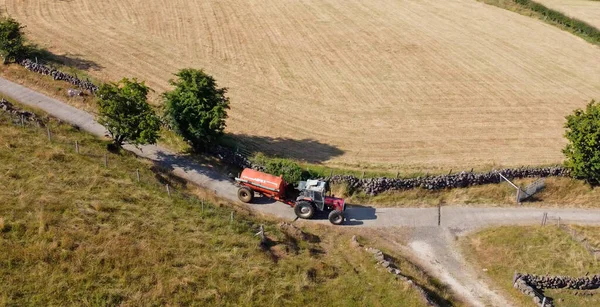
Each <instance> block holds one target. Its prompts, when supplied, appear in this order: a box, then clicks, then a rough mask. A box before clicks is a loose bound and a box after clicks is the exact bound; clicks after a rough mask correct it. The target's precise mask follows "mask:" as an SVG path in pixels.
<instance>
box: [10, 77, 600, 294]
mask: <svg viewBox="0 0 600 307" xmlns="http://www.w3.org/2000/svg"><path fill="white" fill-rule="evenodd" d="M0 94H3V95H5V96H7V97H9V98H13V99H15V100H17V101H19V102H21V103H23V104H25V105H28V106H30V107H34V108H39V109H41V110H44V111H45V112H47V113H49V114H50V115H52V116H54V117H56V118H59V119H61V120H63V121H66V122H68V123H70V124H72V125H75V126H78V127H79V128H81V129H82V130H85V131H87V132H89V133H92V134H94V135H96V136H100V137H103V136H105V135H106V129H104V127H102V126H101V125H100V124H98V123H97V122H96V121H95V119H94V116H93V115H92V114H90V113H87V112H84V111H82V110H79V109H76V108H74V107H71V106H69V105H67V104H65V103H62V102H60V101H58V100H56V99H52V98H50V97H47V96H45V95H42V94H40V93H37V92H35V91H32V90H30V89H28V88H26V87H23V86H21V85H18V84H15V83H13V82H10V81H8V80H5V79H2V78H0ZM125 148H126V149H127V150H130V151H132V152H134V153H135V154H137V155H138V156H140V157H143V158H147V159H149V160H152V161H154V162H156V163H157V164H159V165H161V166H163V167H166V168H167V169H170V170H171V171H172V172H173V173H174V174H175V175H177V176H179V177H181V178H184V179H186V180H189V181H190V182H193V183H195V184H198V185H200V186H202V187H205V188H207V189H210V190H213V191H215V193H216V194H217V195H218V196H219V197H223V198H225V199H228V200H230V201H233V202H235V203H239V202H238V200H237V195H236V191H237V188H236V187H235V186H234V184H233V183H232V182H231V181H230V180H229V179H228V178H227V177H226V176H224V175H223V174H220V173H219V172H218V171H216V170H215V169H214V168H212V167H210V166H206V165H198V164H196V163H194V162H192V161H191V160H190V159H188V158H186V157H185V156H181V155H178V154H176V153H173V152H172V151H170V150H168V149H166V148H163V147H160V146H155V145H146V146H140V147H139V148H135V147H133V146H129V145H127V146H125ZM250 207H251V208H252V209H254V210H256V211H258V212H261V213H265V214H270V215H274V216H277V217H279V218H283V219H288V220H292V219H294V218H295V215H294V213H293V210H291V209H290V208H289V207H288V206H287V205H284V204H281V203H277V202H264V203H261V204H255V205H250ZM544 212H547V213H548V218H549V219H550V220H555V219H557V218H558V217H560V218H561V220H562V221H564V222H565V223H577V224H598V225H600V210H597V209H557V208H478V207H443V208H442V209H441V219H440V220H441V225H440V226H441V227H437V226H438V209H437V208H371V207H368V206H360V205H353V206H349V207H348V209H347V219H348V221H347V222H346V224H347V225H352V226H365V227H414V228H417V230H416V232H415V236H414V237H413V239H412V242H410V244H409V246H410V248H411V249H412V251H413V252H414V253H415V254H416V255H417V256H418V258H419V259H418V261H419V262H421V264H422V265H424V266H425V267H427V268H428V269H429V270H430V272H432V273H433V274H434V275H436V276H437V277H439V278H440V279H441V280H442V281H443V282H445V283H446V284H449V285H450V286H451V287H452V288H453V289H454V290H455V291H456V292H457V293H458V294H460V295H461V296H462V297H463V298H464V299H465V300H466V301H468V302H469V303H471V304H472V305H474V306H484V305H488V304H491V305H498V306H507V305H510V304H509V303H508V302H506V301H504V300H503V299H502V298H501V297H500V296H498V295H497V294H496V293H495V292H494V291H491V290H490V289H489V288H488V287H487V286H486V285H485V283H482V282H481V281H479V280H478V279H477V277H476V275H477V274H476V273H475V272H472V271H470V270H469V269H467V268H468V267H467V266H466V264H465V262H464V259H462V257H461V255H460V254H459V253H458V252H457V250H456V249H455V246H454V244H453V243H452V241H453V240H452V237H453V236H451V235H449V233H462V232H464V231H470V230H473V229H477V228H481V227H486V226H496V225H525V224H534V223H539V222H540V221H541V220H542V215H543V214H544ZM316 222H318V223H328V221H327V219H326V218H323V219H321V220H317V221H316ZM390 230H392V231H393V229H390ZM440 242H443V244H441V243H440Z"/></svg>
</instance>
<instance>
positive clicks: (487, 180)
mask: <svg viewBox="0 0 600 307" xmlns="http://www.w3.org/2000/svg"><path fill="white" fill-rule="evenodd" d="M498 173H502V175H504V176H505V177H507V178H509V179H518V178H539V177H557V176H568V175H569V172H568V171H567V170H566V169H565V168H563V167H560V166H554V167H541V168H532V167H521V168H515V169H500V170H492V171H490V172H487V173H473V172H461V173H458V174H451V175H439V176H427V177H416V178H385V177H383V178H363V179H361V178H357V177H355V176H347V175H335V176H333V177H332V178H331V182H332V183H341V184H347V185H348V187H349V188H350V189H351V190H360V191H364V192H365V193H367V194H370V195H376V194H379V193H382V192H385V191H390V190H409V189H416V188H422V189H427V190H442V189H453V188H465V187H469V186H476V185H484V184H492V183H500V182H501V181H502V178H501V177H500V175H499V174H498Z"/></svg>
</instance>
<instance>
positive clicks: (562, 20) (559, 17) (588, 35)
mask: <svg viewBox="0 0 600 307" xmlns="http://www.w3.org/2000/svg"><path fill="white" fill-rule="evenodd" d="M479 1H482V2H484V3H486V4H491V5H494V6H497V7H501V8H504V9H508V10H510V11H513V12H517V13H519V14H521V15H525V16H530V17H535V18H538V19H540V20H542V21H544V22H546V23H548V24H551V25H553V26H556V27H558V28H560V29H562V30H565V31H568V32H570V33H573V34H575V35H577V36H579V37H581V38H583V39H585V40H586V41H588V42H590V43H592V44H596V45H600V30H598V29H597V28H596V27H594V26H592V25H590V24H588V23H586V22H584V21H581V20H579V19H577V18H572V17H569V16H567V15H565V14H563V13H562V12H559V11H557V10H553V9H551V8H548V7H546V6H545V5H543V4H541V3H538V2H535V1H531V0H479Z"/></svg>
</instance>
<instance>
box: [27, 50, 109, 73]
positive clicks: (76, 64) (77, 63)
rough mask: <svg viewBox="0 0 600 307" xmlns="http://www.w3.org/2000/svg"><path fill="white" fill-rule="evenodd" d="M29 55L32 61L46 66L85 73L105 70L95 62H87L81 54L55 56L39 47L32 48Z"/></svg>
mask: <svg viewBox="0 0 600 307" xmlns="http://www.w3.org/2000/svg"><path fill="white" fill-rule="evenodd" d="M29 55H30V60H32V61H35V60H36V59H37V60H38V61H41V62H45V63H44V64H48V63H49V64H58V65H64V66H67V67H72V68H76V69H78V70H85V71H90V70H93V71H99V70H102V69H104V66H101V65H100V64H98V63H96V62H94V61H90V60H86V59H84V58H83V56H82V55H80V54H70V53H63V54H55V53H52V52H50V51H48V50H46V49H43V48H40V47H38V46H31V47H30V51H29Z"/></svg>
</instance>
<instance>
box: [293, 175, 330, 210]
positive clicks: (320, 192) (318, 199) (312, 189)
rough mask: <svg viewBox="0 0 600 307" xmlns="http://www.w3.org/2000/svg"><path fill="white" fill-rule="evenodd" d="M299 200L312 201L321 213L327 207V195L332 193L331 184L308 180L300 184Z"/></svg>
mask: <svg viewBox="0 0 600 307" xmlns="http://www.w3.org/2000/svg"><path fill="white" fill-rule="evenodd" d="M298 191H300V195H299V197H298V198H303V199H306V198H308V199H311V200H312V201H313V203H314V204H315V206H316V207H317V209H318V210H319V211H323V209H324V207H325V197H326V194H327V193H329V192H330V190H329V184H328V183H327V182H326V181H321V180H307V181H300V182H299V183H298Z"/></svg>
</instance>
